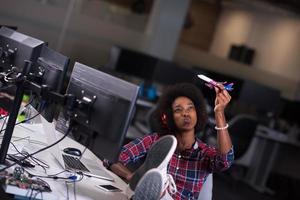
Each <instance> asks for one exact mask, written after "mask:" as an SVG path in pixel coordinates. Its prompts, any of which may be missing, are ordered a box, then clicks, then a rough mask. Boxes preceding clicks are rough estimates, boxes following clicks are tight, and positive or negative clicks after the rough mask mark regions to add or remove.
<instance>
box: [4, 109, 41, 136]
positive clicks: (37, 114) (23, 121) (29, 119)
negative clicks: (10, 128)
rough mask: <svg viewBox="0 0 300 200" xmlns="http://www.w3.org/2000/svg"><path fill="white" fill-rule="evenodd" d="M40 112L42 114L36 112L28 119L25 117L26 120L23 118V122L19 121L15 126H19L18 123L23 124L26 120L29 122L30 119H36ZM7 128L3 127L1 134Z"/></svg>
mask: <svg viewBox="0 0 300 200" xmlns="http://www.w3.org/2000/svg"><path fill="white" fill-rule="evenodd" d="M40 114H41V113H37V114H35V115H34V116H32V117H30V118H28V119H25V120H23V121H21V122H18V123H16V124H15V126H17V125H19V124H22V123H25V122H28V121H30V120H32V119H34V118H35V117H37V116H38V115H40ZM5 130H6V128H5V129H2V130H1V131H0V134H1V133H2V132H3V131H5Z"/></svg>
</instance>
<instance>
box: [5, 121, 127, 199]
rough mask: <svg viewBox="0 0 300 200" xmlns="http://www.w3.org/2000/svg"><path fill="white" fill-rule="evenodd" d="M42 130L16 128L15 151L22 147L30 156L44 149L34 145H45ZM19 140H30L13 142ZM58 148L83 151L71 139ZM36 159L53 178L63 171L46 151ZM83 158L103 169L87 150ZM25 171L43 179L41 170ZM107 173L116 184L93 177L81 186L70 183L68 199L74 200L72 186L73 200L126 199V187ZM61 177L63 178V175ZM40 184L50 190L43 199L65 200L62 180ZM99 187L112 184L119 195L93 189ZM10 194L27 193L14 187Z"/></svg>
mask: <svg viewBox="0 0 300 200" xmlns="http://www.w3.org/2000/svg"><path fill="white" fill-rule="evenodd" d="M42 130H43V129H42V126H41V124H24V125H22V126H16V127H15V130H14V134H13V138H12V141H13V142H14V144H15V145H17V146H18V147H21V146H24V145H25V146H24V148H26V150H28V151H29V152H31V153H32V152H34V151H36V150H38V149H40V148H42V147H45V144H44V145H42V144H36V141H40V142H42V143H46V139H45V138H46V137H45V135H44V133H43V131H42ZM20 137H22V138H24V137H29V138H30V140H27V142H24V141H25V140H21V141H20V140H19V141H16V140H17V139H18V138H20ZM22 143H23V144H22ZM61 146H62V147H70V146H71V147H76V148H79V149H81V150H83V149H84V147H83V146H82V145H81V144H79V143H77V142H76V141H74V140H72V139H70V138H65V139H64V140H63V141H62V142H61ZM11 149H12V145H10V150H9V151H11ZM36 157H38V158H39V159H42V160H43V161H46V162H47V164H49V166H50V168H49V169H48V170H47V173H48V174H55V173H57V172H61V171H63V169H62V168H61V167H60V165H59V164H58V163H57V161H56V160H55V158H54V157H53V156H52V155H51V154H50V152H49V151H47V150H46V151H44V152H41V153H39V154H37V155H36ZM83 157H85V158H92V159H93V160H95V161H97V162H98V164H99V166H100V167H103V165H102V162H101V160H100V159H98V158H97V157H96V156H95V155H94V154H93V153H92V152H91V151H89V150H88V149H87V150H86V152H85V153H84V155H83ZM103 168H104V167H103ZM105 170H106V169H105ZM28 171H30V172H31V173H32V174H39V175H46V174H45V173H44V170H43V169H42V168H41V167H38V166H36V167H35V168H32V169H28ZM106 171H107V172H108V173H110V174H111V175H112V176H113V177H114V179H115V182H111V181H105V180H102V179H97V178H93V177H84V178H83V179H82V180H81V181H80V182H76V183H75V185H74V184H73V183H71V184H68V190H69V199H75V198H74V186H75V188H76V199H112V200H120V199H127V196H126V195H125V191H126V187H127V184H126V183H125V182H124V181H123V180H122V179H120V178H119V177H118V176H116V175H115V174H113V173H112V172H110V171H108V170H106ZM60 176H62V174H61V175H60ZM43 180H45V181H46V182H47V183H49V185H50V187H51V189H52V192H50V193H49V194H46V192H44V193H43V199H67V188H66V184H65V181H64V180H53V179H43ZM98 184H112V185H114V186H117V187H119V188H120V189H121V190H122V192H114V193H112V192H104V191H102V190H100V189H98V188H96V187H95V185H98ZM10 192H11V193H14V194H26V193H27V192H28V191H27V190H26V191H24V190H20V189H18V188H17V187H15V190H11V191H10ZM37 198H41V195H38V196H37Z"/></svg>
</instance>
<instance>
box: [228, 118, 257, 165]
mask: <svg viewBox="0 0 300 200" xmlns="http://www.w3.org/2000/svg"><path fill="white" fill-rule="evenodd" d="M228 124H229V128H228V131H229V133H230V136H231V140H232V144H233V147H234V157H235V160H236V161H237V160H239V159H241V158H242V156H244V155H245V153H246V151H247V150H248V148H249V146H250V144H251V141H252V139H253V136H254V135H255V130H256V126H257V125H258V119H257V118H256V117H254V116H251V115H246V114H240V115H236V116H235V117H233V118H232V119H231V120H230V121H229V123H228Z"/></svg>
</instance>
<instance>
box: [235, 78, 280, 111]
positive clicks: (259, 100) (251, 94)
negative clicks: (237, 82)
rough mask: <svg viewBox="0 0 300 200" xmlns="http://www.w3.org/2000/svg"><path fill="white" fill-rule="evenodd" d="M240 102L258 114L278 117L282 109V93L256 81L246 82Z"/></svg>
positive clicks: (241, 92)
mask: <svg viewBox="0 0 300 200" xmlns="http://www.w3.org/2000/svg"><path fill="white" fill-rule="evenodd" d="M238 101H239V102H240V103H242V104H244V105H248V106H252V107H254V108H255V109H256V112H257V114H259V115H262V116H265V117H266V116H267V115H268V114H272V115H273V116H277V115H278V114H279V112H280V108H281V99H280V91H279V90H277V89H274V88H271V87H268V86H264V85H261V84H259V83H256V82H254V81H250V80H245V81H244V83H243V85H242V88H241V91H240V95H239V98H238Z"/></svg>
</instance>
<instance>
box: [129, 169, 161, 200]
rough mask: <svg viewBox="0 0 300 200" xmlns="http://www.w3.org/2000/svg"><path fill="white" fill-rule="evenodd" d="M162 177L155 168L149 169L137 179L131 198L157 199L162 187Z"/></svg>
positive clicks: (134, 199) (138, 199) (139, 199)
mask: <svg viewBox="0 0 300 200" xmlns="http://www.w3.org/2000/svg"><path fill="white" fill-rule="evenodd" d="M162 182H163V178H162V175H161V174H160V172H159V171H158V170H157V169H152V170H149V171H148V172H147V173H146V174H145V175H144V176H143V177H142V179H141V180H140V181H139V183H138V185H137V187H136V189H135V191H134V196H133V200H158V199H160V195H161V191H162V188H163V186H162V185H163V183H162Z"/></svg>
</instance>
